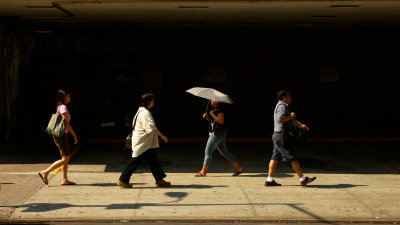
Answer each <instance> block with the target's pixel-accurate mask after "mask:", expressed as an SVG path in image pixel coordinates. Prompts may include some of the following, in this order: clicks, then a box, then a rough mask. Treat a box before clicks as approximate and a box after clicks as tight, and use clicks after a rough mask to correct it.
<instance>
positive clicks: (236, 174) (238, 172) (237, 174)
mask: <svg viewBox="0 0 400 225" xmlns="http://www.w3.org/2000/svg"><path fill="white" fill-rule="evenodd" d="M241 173H243V170H241V171H236V172H235V173H234V174H232V176H234V177H236V176H239V174H241Z"/></svg>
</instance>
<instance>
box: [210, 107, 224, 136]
mask: <svg viewBox="0 0 400 225" xmlns="http://www.w3.org/2000/svg"><path fill="white" fill-rule="evenodd" d="M220 113H224V110H222V109H216V110H215V111H214V114H215V115H217V116H218V114H220ZM226 122H227V119H226V118H225V121H224V124H219V123H217V122H216V121H215V120H214V118H213V117H212V116H210V122H209V123H208V131H209V132H224V131H226V130H227V126H226Z"/></svg>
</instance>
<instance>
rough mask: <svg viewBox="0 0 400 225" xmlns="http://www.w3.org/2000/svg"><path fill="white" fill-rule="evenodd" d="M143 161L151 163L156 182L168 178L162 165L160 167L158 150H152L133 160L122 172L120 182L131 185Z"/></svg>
mask: <svg viewBox="0 0 400 225" xmlns="http://www.w3.org/2000/svg"><path fill="white" fill-rule="evenodd" d="M143 160H146V161H147V162H148V163H149V165H150V170H151V173H152V174H153V177H154V179H155V180H156V181H159V180H162V179H163V178H164V177H166V176H167V175H165V173H164V170H163V169H162V168H161V167H160V165H158V159H157V154H156V150H155V149H154V148H152V149H149V150H147V151H145V152H144V153H142V154H141V155H139V156H138V157H134V158H131V159H130V160H129V161H128V163H127V164H126V165H125V167H124V169H123V170H122V174H121V176H120V178H119V180H120V181H122V182H124V183H129V180H130V179H131V176H132V174H133V173H134V172H135V170H136V169H137V168H138V167H139V166H140V164H142V162H143Z"/></svg>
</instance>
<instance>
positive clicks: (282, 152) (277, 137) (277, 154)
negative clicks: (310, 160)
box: [271, 132, 297, 162]
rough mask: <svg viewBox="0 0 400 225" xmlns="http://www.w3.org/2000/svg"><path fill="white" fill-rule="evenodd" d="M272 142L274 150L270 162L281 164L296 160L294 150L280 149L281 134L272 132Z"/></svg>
mask: <svg viewBox="0 0 400 225" xmlns="http://www.w3.org/2000/svg"><path fill="white" fill-rule="evenodd" d="M272 142H273V143H274V149H273V151H272V157H271V159H272V160H276V161H282V162H291V161H296V160H297V158H296V153H295V151H294V149H288V148H284V147H282V135H281V133H277V132H274V134H272Z"/></svg>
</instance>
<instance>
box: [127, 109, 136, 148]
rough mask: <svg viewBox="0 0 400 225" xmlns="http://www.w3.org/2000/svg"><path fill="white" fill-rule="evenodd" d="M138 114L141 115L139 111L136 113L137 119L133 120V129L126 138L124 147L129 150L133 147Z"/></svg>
mask: <svg viewBox="0 0 400 225" xmlns="http://www.w3.org/2000/svg"><path fill="white" fill-rule="evenodd" d="M138 115H139V111H138V112H137V113H136V115H135V120H134V122H133V126H132V131H131V132H130V133H129V134H128V136H127V137H126V138H125V148H124V149H125V150H128V149H129V150H131V149H132V133H133V131H134V130H135V126H136V120H137V117H138Z"/></svg>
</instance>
